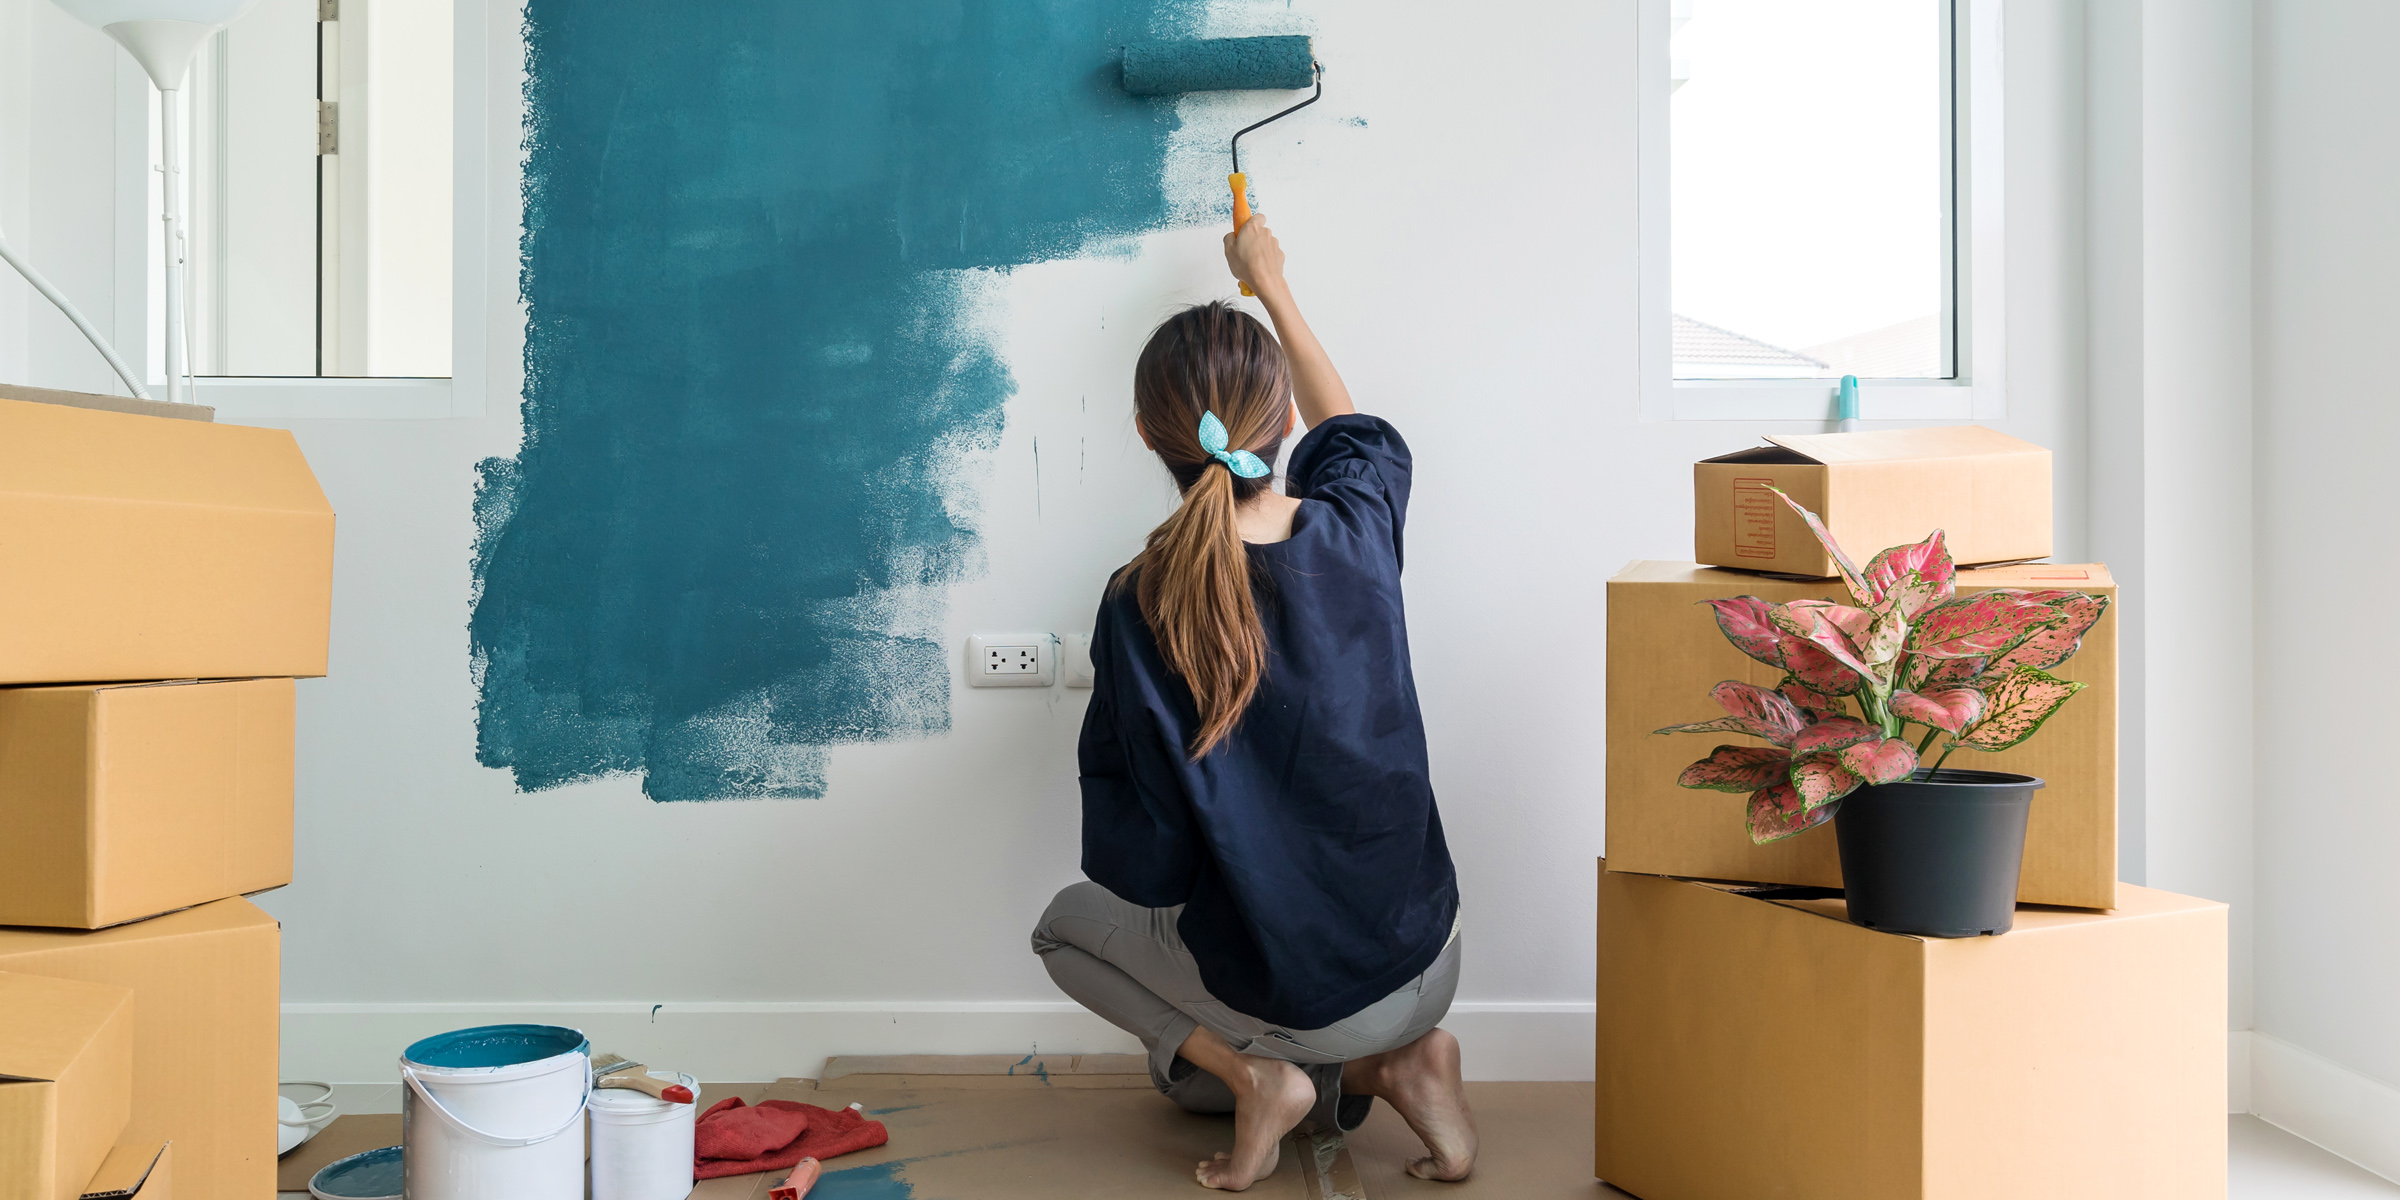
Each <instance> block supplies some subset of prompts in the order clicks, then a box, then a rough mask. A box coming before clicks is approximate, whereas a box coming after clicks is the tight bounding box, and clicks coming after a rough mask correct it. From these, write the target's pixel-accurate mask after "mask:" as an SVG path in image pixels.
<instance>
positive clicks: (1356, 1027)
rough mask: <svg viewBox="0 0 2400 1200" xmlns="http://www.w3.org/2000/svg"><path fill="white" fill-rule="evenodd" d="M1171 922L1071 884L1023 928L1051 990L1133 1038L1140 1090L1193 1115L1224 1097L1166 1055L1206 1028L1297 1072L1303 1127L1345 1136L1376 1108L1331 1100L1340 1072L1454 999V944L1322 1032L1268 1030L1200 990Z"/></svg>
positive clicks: (1169, 914)
mask: <svg viewBox="0 0 2400 1200" xmlns="http://www.w3.org/2000/svg"><path fill="white" fill-rule="evenodd" d="M1182 914H1183V907H1182V906H1181V905H1177V906H1175V907H1174V908H1143V907H1142V906H1140V905H1138V904H1129V903H1127V902H1125V901H1123V900H1120V899H1118V898H1117V896H1116V894H1115V893H1113V892H1111V891H1109V890H1108V889H1107V888H1104V887H1101V886H1100V885H1099V884H1096V883H1091V882H1088V881H1087V882H1084V883H1078V884H1074V885H1072V886H1070V887H1068V888H1067V889H1066V890H1065V891H1062V892H1060V893H1059V894H1058V898H1057V899H1055V900H1052V901H1051V902H1050V909H1049V911H1048V912H1045V913H1043V914H1042V923H1041V924H1040V925H1038V926H1035V927H1034V931H1033V952H1034V953H1036V954H1039V955H1041V956H1042V965H1043V966H1044V967H1047V968H1048V969H1049V971H1050V978H1051V979H1052V980H1053V981H1054V982H1056V983H1057V984H1058V988H1059V990H1060V991H1062V992H1065V993H1066V994H1067V995H1068V996H1070V997H1072V998H1073V999H1074V1001H1075V1002H1076V1003H1078V1004H1081V1005H1082V1006H1084V1007H1085V1008H1088V1009H1090V1010H1092V1011H1093V1012H1095V1013H1098V1014H1099V1015H1100V1016H1101V1017H1103V1018H1106V1019H1107V1021H1108V1023H1109V1024H1111V1025H1114V1026H1116V1027H1117V1028H1119V1029H1122V1030H1124V1031H1125V1032H1127V1033H1130V1034H1132V1035H1133V1036H1135V1037H1137V1038H1140V1039H1141V1040H1142V1045H1143V1047H1144V1048H1146V1049H1147V1050H1148V1051H1149V1052H1150V1082H1151V1083H1153V1084H1155V1085H1157V1087H1158V1090H1159V1091H1160V1092H1161V1093H1163V1094H1164V1095H1166V1096H1167V1097H1168V1098H1169V1099H1172V1100H1173V1101H1175V1102H1176V1103H1177V1104H1180V1105H1182V1106H1183V1107H1185V1108H1186V1109H1189V1110H1191V1111H1193V1112H1204V1113H1224V1112H1232V1111H1233V1092H1232V1090H1231V1089H1230V1088H1227V1087H1226V1086H1225V1084H1224V1082H1223V1081H1222V1080H1219V1079H1218V1078H1217V1077H1216V1076H1214V1075H1211V1074H1209V1073H1208V1072H1206V1071H1203V1070H1201V1069H1199V1068H1198V1067H1196V1066H1194V1065H1192V1064H1191V1063H1190V1062H1187V1061H1185V1060H1184V1059H1182V1058H1179V1057H1177V1056H1176V1054H1175V1051H1176V1050H1177V1049H1179V1048H1181V1047H1182V1045H1183V1042H1184V1039H1185V1038H1188V1037H1190V1036H1191V1035H1192V1030H1194V1029H1195V1028H1206V1029H1207V1030H1209V1031H1210V1032H1212V1033H1214V1034H1216V1035H1217V1036H1218V1037H1221V1038H1224V1039H1225V1041H1226V1043H1227V1044H1228V1045H1230V1046H1232V1047H1233V1048H1234V1049H1235V1050H1237V1051H1239V1052H1241V1053H1243V1054H1254V1055H1257V1056H1259V1057H1261V1058H1279V1059H1282V1060H1284V1061H1285V1062H1289V1063H1295V1064H1297V1065H1298V1066H1299V1067H1300V1068H1301V1069H1302V1070H1304V1071H1307V1072H1308V1075H1309V1078H1310V1079H1311V1080H1312V1081H1314V1082H1315V1083H1316V1085H1317V1106H1316V1108H1314V1109H1313V1110H1311V1111H1310V1113H1309V1119H1310V1120H1311V1121H1314V1122H1315V1123H1316V1125H1317V1127H1318V1128H1321V1129H1335V1128H1339V1129H1342V1130H1345V1131H1347V1130H1352V1129H1356V1128H1358V1126H1359V1123H1360V1122H1362V1121H1364V1120H1366V1119H1367V1110H1368V1109H1369V1108H1371V1107H1372V1106H1373V1105H1374V1103H1375V1101H1374V1098H1373V1097H1370V1096H1354V1097H1351V1098H1350V1099H1348V1100H1347V1101H1345V1100H1344V1099H1343V1098H1342V1064H1343V1063H1346V1062H1349V1061H1350V1060H1352V1059H1357V1058H1365V1057H1367V1056H1368V1055H1371V1054H1381V1053H1383V1052H1384V1051H1386V1050H1396V1049H1398V1048H1400V1047H1402V1046H1405V1045H1407V1044H1409V1043H1410V1042H1413V1041H1416V1040H1417V1039H1418V1038H1421V1037H1423V1036H1425V1035H1426V1034H1428V1033H1431V1032H1432V1031H1433V1028H1434V1026H1436V1025H1439V1024H1440V1023H1441V1020H1442V1017H1443V1016H1444V1015H1446V1014H1447V1013H1448V1012H1449V1011H1450V998H1451V997H1452V996H1453V995H1456V994H1457V992H1458V955H1459V946H1458V936H1457V935H1456V934H1455V933H1454V934H1452V935H1451V938H1450V944H1449V945H1447V946H1444V947H1443V948H1442V954H1441V957H1439V958H1437V959H1435V960H1434V962H1433V965H1432V966H1431V967H1428V968H1426V970H1425V973H1424V974H1422V975H1419V976H1418V977H1416V978H1415V979H1412V980H1410V981H1408V982H1407V983H1405V984H1402V985H1401V986H1400V990H1398V991H1396V992H1393V993H1392V994H1391V995H1389V996H1385V997H1384V998H1383V999H1381V1000H1378V1001H1376V1002H1375V1003H1373V1004H1370V1005H1368V1006H1366V1007H1365V1008H1362V1009H1360V1010H1359V1011H1357V1012H1355V1013H1352V1014H1351V1015H1349V1016H1347V1017H1344V1018H1343V1019H1341V1020H1339V1021H1336V1022H1334V1023H1333V1024H1331V1025H1328V1026H1326V1027H1325V1028H1323V1029H1287V1028H1285V1027H1283V1026H1281V1025H1270V1024H1268V1023H1267V1022H1265V1021H1261V1020H1259V1019H1258V1018H1256V1017H1252V1016H1248V1015H1245V1014H1243V1013H1239V1012H1235V1011H1234V1010H1233V1009H1232V1008H1230V1007H1227V1006H1226V1004H1225V1002H1223V1001H1221V1000H1219V999H1217V998H1216V997H1214V996H1211V995H1209V994H1208V989H1207V988H1206V987H1203V986H1201V983H1200V967H1199V964H1197V963H1195V962H1193V961H1192V952H1191V951H1189V950H1187V949H1185V948H1184V945H1183V938H1182V937H1181V936H1179V935H1178V934H1177V933H1176V932H1175V919H1176V918H1177V917H1179V916H1181V915H1182Z"/></svg>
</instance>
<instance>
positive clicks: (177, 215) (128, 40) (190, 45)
mask: <svg viewBox="0 0 2400 1200" xmlns="http://www.w3.org/2000/svg"><path fill="white" fill-rule="evenodd" d="M257 2H258V0H56V3H57V4H58V6H59V7H60V8H63V9H65V10H67V13H68V15H70V16H72V17H74V18H75V19H77V20H79V21H82V22H83V23H85V24H87V25H90V26H91V27H92V28H94V29H97V30H99V31H100V32H102V33H105V34H107V35H108V36H109V37H111V38H114V39H116V41H117V44H118V45H121V46H123V47H125V51H126V53H128V54H131V55H133V59H134V61H135V62H138V63H140V64H142V70H144V71H147V72H149V75H150V82H151V83H153V84H156V85H157V86H158V115H159V126H160V129H159V139H158V142H159V177H160V185H161V186H160V188H159V191H160V193H161V199H162V203H161V204H160V205H159V209H160V212H159V225H160V231H161V232H160V236H161V237H162V238H163V239H164V240H165V242H166V249H167V263H166V266H167V272H166V285H167V294H166V327H167V399H168V400H170V401H174V402H177V403H188V402H189V401H190V400H191V399H192V396H191V389H190V388H189V387H188V386H187V385H186V384H185V381H184V373H185V371H186V370H188V369H189V364H187V363H186V362H185V361H184V359H185V354H184V349H185V346H186V343H187V340H188V339H187V338H186V337H185V335H184V311H183V266H184V262H183V260H184V236H183V130H182V127H181V125H180V123H178V122H177V121H176V119H175V118H176V110H177V109H178V108H179V107H181V106H180V105H179V104H177V103H176V98H177V97H179V96H181V95H182V94H183V81H184V78H185V77H186V76H187V75H189V74H190V73H191V68H192V55H193V54H194V53H196V52H197V51H198V50H199V49H200V43H201V42H203V41H205V40H207V39H208V36H209V35H210V34H213V33H215V32H216V31H218V30H220V29H223V28H224V27H225V26H227V25H230V24H232V23H233V22H234V21H235V20H237V19H238V18H240V17H241V15H242V14H243V13H245V12H247V11H249V8H250V6H251V5H252V4H255V3H257Z"/></svg>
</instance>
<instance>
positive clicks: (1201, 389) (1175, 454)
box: [1119, 301, 1292, 761]
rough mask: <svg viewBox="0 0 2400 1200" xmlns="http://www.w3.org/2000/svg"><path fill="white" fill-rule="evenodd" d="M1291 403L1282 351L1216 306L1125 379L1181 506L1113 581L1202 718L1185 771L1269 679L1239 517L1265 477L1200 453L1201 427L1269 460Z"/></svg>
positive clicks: (1200, 309)
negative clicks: (1126, 592)
mask: <svg viewBox="0 0 2400 1200" xmlns="http://www.w3.org/2000/svg"><path fill="white" fill-rule="evenodd" d="M1291 404H1292V377H1291V371H1290V368H1289V367H1288V366H1287V365H1286V364H1285V362H1284V358H1283V347H1282V346H1281V345H1280V344H1278V343H1277V342H1276V341H1275V337H1274V335H1273V334H1271V333H1268V332H1267V329H1266V327H1265V326H1264V325H1261V324H1259V323H1258V320H1257V319H1256V318H1254V317H1252V316H1251V315H1250V314H1248V313H1246V312H1243V311H1242V310H1240V309H1238V308H1234V307H1232V306H1230V305H1228V304H1226V303H1224V302H1223V301H1214V302H1211V303H1208V304H1200V305H1194V306H1193V307H1191V308H1187V309H1185V310H1183V311H1182V312H1179V313H1177V314H1175V315H1174V316H1172V317H1169V318H1167V320H1166V322H1165V323H1164V324H1162V325H1160V326H1159V327H1158V329H1157V331H1156V332H1154V333H1152V334H1151V335H1150V343H1149V344H1148V345H1146V346H1144V347H1142V357H1141V360H1140V361H1139V362H1138V363H1136V364H1135V365H1134V368H1133V419H1134V420H1135V421H1136V422H1138V423H1139V424H1140V425H1141V430H1142V435H1143V437H1144V438H1145V439H1146V440H1147V441H1148V442H1149V443H1150V448H1151V449H1152V450H1154V451H1156V452H1157V453H1158V457H1159V458H1160V459H1161V460H1163V461H1164V462H1165V463H1166V465H1167V471H1168V473H1169V474H1171V475H1173V476H1174V477H1175V486H1176V487H1177V488H1179V489H1181V490H1182V492H1183V503H1182V505H1181V506H1180V507H1178V508H1177V509H1176V510H1175V515H1173V516H1171V517H1168V518H1167V519H1166V522H1165V523H1164V524H1161V525H1160V526H1159V527H1158V528H1156V529H1153V530H1151V531H1150V541H1149V544H1148V545H1147V546H1146V547H1145V548H1144V549H1143V550H1142V553H1141V554H1140V556H1138V557H1136V558H1135V559H1134V560H1133V569H1132V570H1131V571H1130V572H1128V573H1127V575H1126V576H1120V578H1119V582H1120V585H1122V583H1123V582H1124V581H1125V579H1127V578H1130V579H1132V580H1133V581H1134V586H1135V596H1136V598H1137V599H1138V600H1139V601H1140V604H1141V608H1142V618H1143V619H1144V620H1145V621H1147V622H1149V625H1150V632H1151V635H1152V636H1153V637H1155V638H1157V639H1158V648H1159V651H1160V652H1161V653H1162V654H1164V655H1165V656H1166V659H1167V665H1168V666H1171V667H1173V668H1174V669H1175V671H1176V673H1178V674H1180V675H1182V676H1183V680H1184V683H1185V684H1187V685H1189V686H1190V688H1191V690H1192V699H1193V701H1195V702H1196V703H1197V704H1198V705H1199V708H1200V729H1199V732H1198V733H1197V734H1195V735H1194V736H1193V738H1192V745H1191V746H1190V752H1191V756H1192V758H1193V760H1195V761H1197V760H1198V759H1199V758H1200V757H1201V756H1203V755H1205V754H1207V753H1208V752H1209V751H1210V750H1212V749H1214V748H1216V745H1217V743H1219V742H1221V741H1224V740H1225V736H1226V735H1227V734H1229V733H1231V732H1233V727H1234V725H1235V724H1236V723H1237V722H1239V721H1240V720H1241V717H1242V710H1243V709H1245V708H1248V707H1249V706H1250V698H1251V697H1252V696H1254V695H1256V694H1257V693H1258V681H1259V680H1260V679H1261V678H1262V677H1264V676H1265V674H1266V671H1267V633H1266V629H1265V628H1264V627H1263V626H1261V625H1260V624H1259V620H1258V601H1257V599H1256V597H1254V596H1253V595H1252V594H1251V590H1250V586H1251V583H1250V556H1249V554H1248V553H1247V552H1246V551H1245V550H1244V549H1243V548H1242V532H1241V526H1240V524H1239V523H1238V522H1237V520H1236V516H1235V510H1236V509H1238V508H1239V507H1240V506H1241V505H1242V504H1243V503H1244V502H1246V501H1248V500H1249V499H1250V498H1251V497H1253V496H1256V495H1258V494H1259V493H1260V492H1263V491H1266V490H1267V487H1268V485H1269V484H1270V483H1271V482H1273V479H1272V477H1271V476H1264V475H1262V476H1260V477H1258V478H1256V479H1243V478H1241V477H1240V476H1237V475H1235V474H1234V473H1233V472H1232V471H1231V470H1230V469H1228V468H1227V467H1226V466H1225V465H1224V464H1223V463H1221V462H1219V461H1218V460H1217V459H1216V458H1214V457H1212V456H1211V455H1210V454H1209V453H1208V451H1206V450H1204V449H1202V448H1201V445H1200V417H1201V414H1203V413H1212V412H1213V413H1215V414H1217V419H1218V420H1219V421H1222V422H1224V424H1225V430H1226V433H1227V434H1228V438H1227V444H1228V446H1229V447H1230V448H1231V449H1235V450H1248V451H1250V452H1251V453H1253V454H1256V455H1257V456H1258V457H1259V458H1260V459H1261V460H1263V461H1265V462H1267V463H1270V464H1271V463H1273V462H1274V461H1275V455H1276V452H1277V451H1278V450H1280V449H1281V448H1282V444H1283V436H1284V434H1285V433H1286V432H1287V431H1288V429H1289V426H1288V425H1287V424H1286V421H1287V418H1288V414H1289V413H1290V412H1291Z"/></svg>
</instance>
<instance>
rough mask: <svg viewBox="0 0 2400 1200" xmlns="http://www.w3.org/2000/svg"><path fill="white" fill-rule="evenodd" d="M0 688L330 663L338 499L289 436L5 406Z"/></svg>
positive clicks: (315, 671)
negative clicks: (333, 501)
mask: <svg viewBox="0 0 2400 1200" xmlns="http://www.w3.org/2000/svg"><path fill="white" fill-rule="evenodd" d="M0 579H6V580H7V581H8V586H7V587H5V588H0V683H70V682H91V681H103V680H118V679H211V678H215V679H227V678H241V677H247V676H259V675H280V676H313V675H323V674H324V673H325V638H326V631H327V628H328V622H329V620H330V614H331V612H332V603H333V508H332V506H331V505H329V504H327V503H326V502H325V493H324V492H323V491H322V490H320V489H319V488H318V487H317V480H316V476H314V475H312V474H310V473H309V469H308V463H307V462H306V460H304V459H302V458H301V456H300V447H299V444H298V443H296V442H294V441H293V440H292V435H291V434H290V433H287V432H285V431H283V430H280V429H253V428H250V427H247V426H241V425H217V424H212V423H209V422H205V421H178V420H164V419H160V418H157V417H149V416H137V415H133V414H129V413H116V412H103V411H99V410H96V409H84V408H74V407H69V406H65V405H58V404H38V403H32V402H28V401H22V400H0Z"/></svg>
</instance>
